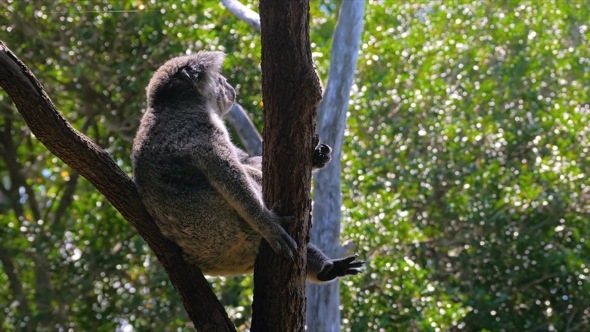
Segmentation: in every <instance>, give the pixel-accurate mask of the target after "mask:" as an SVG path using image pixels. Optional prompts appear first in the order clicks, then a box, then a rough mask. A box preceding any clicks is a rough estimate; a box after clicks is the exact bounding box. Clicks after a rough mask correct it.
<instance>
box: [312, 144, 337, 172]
mask: <svg viewBox="0 0 590 332" xmlns="http://www.w3.org/2000/svg"><path fill="white" fill-rule="evenodd" d="M331 154H332V148H331V147H330V146H329V145H327V144H324V143H320V144H319V145H317V146H316V148H315V150H314V151H313V167H314V168H322V167H324V166H326V165H327V164H328V163H329V162H330V160H332V155H331Z"/></svg>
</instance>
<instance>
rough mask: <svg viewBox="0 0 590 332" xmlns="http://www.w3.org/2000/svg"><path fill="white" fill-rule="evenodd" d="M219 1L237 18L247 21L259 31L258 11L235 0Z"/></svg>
mask: <svg viewBox="0 0 590 332" xmlns="http://www.w3.org/2000/svg"><path fill="white" fill-rule="evenodd" d="M221 3H222V4H223V5H224V6H225V8H227V9H228V10H229V11H230V12H231V13H232V14H234V15H235V16H236V17H237V18H238V19H240V20H242V21H244V22H246V23H248V25H250V26H251V27H253V28H254V29H256V31H258V32H260V16H259V15H258V13H256V12H255V11H253V10H252V9H250V8H248V7H246V6H245V5H243V4H242V3H241V2H239V1H237V0H221Z"/></svg>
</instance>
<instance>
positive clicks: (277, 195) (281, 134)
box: [252, 0, 321, 331]
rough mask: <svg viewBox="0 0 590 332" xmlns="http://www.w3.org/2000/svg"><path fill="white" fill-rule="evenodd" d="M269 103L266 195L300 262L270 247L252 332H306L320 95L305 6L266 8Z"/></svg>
mask: <svg viewBox="0 0 590 332" xmlns="http://www.w3.org/2000/svg"><path fill="white" fill-rule="evenodd" d="M260 18H261V26H262V31H261V38H262V93H263V95H262V96H263V101H264V128H265V130H264V143H263V163H262V168H263V174H264V177H263V192H264V201H265V203H266V204H267V206H269V207H271V206H273V205H274V204H275V203H276V202H279V201H280V202H281V209H280V211H279V212H280V213H281V214H283V215H292V216H294V217H295V221H294V222H293V223H292V224H291V225H288V227H287V231H288V232H289V234H291V235H292V236H293V238H294V239H295V241H297V245H298V252H297V254H296V255H295V258H294V261H290V260H288V259H285V258H283V257H280V256H278V255H276V254H275V253H274V252H273V251H272V249H271V248H270V246H268V244H267V243H266V242H265V241H262V244H261V247H260V253H259V255H258V257H257V259H256V264H255V267H254V303H253V305H252V307H253V317H252V331H304V329H305V280H306V245H307V242H308V241H309V227H310V210H311V201H310V197H309V193H310V189H311V165H312V154H313V148H314V147H313V146H312V144H313V143H312V139H313V135H314V131H315V113H316V111H315V110H316V107H317V105H318V103H319V101H320V99H321V87H320V83H319V80H318V78H317V75H316V73H315V69H314V67H313V63H312V57H311V49H310V43H309V2H308V1H307V0H302V1H293V0H261V1H260Z"/></svg>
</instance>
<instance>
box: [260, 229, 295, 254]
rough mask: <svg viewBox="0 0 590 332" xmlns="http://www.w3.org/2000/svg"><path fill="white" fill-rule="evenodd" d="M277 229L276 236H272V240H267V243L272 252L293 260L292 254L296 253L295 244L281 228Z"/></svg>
mask: <svg viewBox="0 0 590 332" xmlns="http://www.w3.org/2000/svg"><path fill="white" fill-rule="evenodd" d="M278 229H279V230H280V231H279V232H278V234H276V235H275V236H273V239H272V240H270V241H268V240H267V242H268V244H269V245H270V246H271V248H272V250H273V251H274V252H276V253H277V254H279V255H281V256H283V257H285V258H289V259H290V260H293V253H294V252H296V251H297V243H296V242H295V240H293V238H292V237H291V235H289V234H288V233H287V232H286V231H285V230H284V229H283V228H282V227H280V226H279V228H278Z"/></svg>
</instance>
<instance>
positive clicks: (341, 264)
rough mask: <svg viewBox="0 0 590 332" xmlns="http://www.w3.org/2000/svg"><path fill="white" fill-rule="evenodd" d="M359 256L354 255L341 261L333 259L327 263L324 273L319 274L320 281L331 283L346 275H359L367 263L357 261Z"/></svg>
mask: <svg viewBox="0 0 590 332" xmlns="http://www.w3.org/2000/svg"><path fill="white" fill-rule="evenodd" d="M358 257H359V256H358V255H352V256H348V257H345V258H340V259H332V260H330V262H329V263H327V264H326V265H325V266H324V268H323V269H322V271H321V272H320V273H318V280H319V281H330V280H332V279H334V278H337V277H342V276H345V275H354V274H359V273H361V271H362V269H361V268H362V267H363V265H365V261H356V260H355V259H357V258H358Z"/></svg>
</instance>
